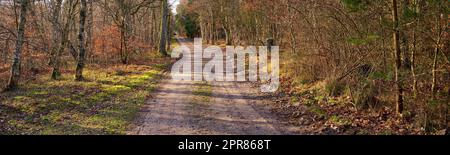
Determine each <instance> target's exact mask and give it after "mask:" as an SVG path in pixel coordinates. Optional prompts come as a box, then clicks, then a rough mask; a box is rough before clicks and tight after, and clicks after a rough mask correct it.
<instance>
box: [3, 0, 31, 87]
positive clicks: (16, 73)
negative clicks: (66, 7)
mask: <svg viewBox="0 0 450 155" xmlns="http://www.w3.org/2000/svg"><path fill="white" fill-rule="evenodd" d="M28 3H29V0H21V1H20V17H19V25H18V28H17V40H16V49H15V52H14V55H13V61H12V66H11V75H10V78H9V82H8V85H7V86H6V89H5V90H6V91H9V90H13V89H15V88H16V87H17V85H18V83H19V79H20V65H21V58H20V55H21V53H22V48H23V43H24V40H25V24H26V22H27V18H26V17H27V7H28Z"/></svg>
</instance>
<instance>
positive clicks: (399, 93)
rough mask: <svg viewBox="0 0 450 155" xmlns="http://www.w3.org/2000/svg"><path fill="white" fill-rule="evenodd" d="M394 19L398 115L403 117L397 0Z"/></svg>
mask: <svg viewBox="0 0 450 155" xmlns="http://www.w3.org/2000/svg"><path fill="white" fill-rule="evenodd" d="M392 18H393V22H394V33H393V46H394V47H393V49H394V54H395V83H396V89H397V90H396V91H397V108H396V109H397V114H399V115H400V116H402V113H403V108H404V107H403V86H402V80H401V75H400V74H401V67H402V60H401V50H400V30H399V20H398V9H397V0H392Z"/></svg>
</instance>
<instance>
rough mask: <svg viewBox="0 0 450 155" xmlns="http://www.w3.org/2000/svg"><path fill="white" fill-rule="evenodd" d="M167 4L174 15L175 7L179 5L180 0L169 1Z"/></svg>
mask: <svg viewBox="0 0 450 155" xmlns="http://www.w3.org/2000/svg"><path fill="white" fill-rule="evenodd" d="M169 3H170V4H171V5H172V12H173V13H174V14H176V13H177V6H178V4H180V0H169Z"/></svg>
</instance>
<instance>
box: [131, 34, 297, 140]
mask: <svg viewBox="0 0 450 155" xmlns="http://www.w3.org/2000/svg"><path fill="white" fill-rule="evenodd" d="M179 41H180V43H181V44H182V45H186V46H188V47H189V48H191V49H193V42H192V41H189V40H187V39H179ZM194 74H201V73H194ZM266 102H267V101H265V100H264V99H263V98H261V97H260V95H259V93H258V89H257V88H254V87H251V86H250V84H249V83H245V82H211V83H206V82H195V81H175V80H173V79H172V78H171V77H169V76H168V77H167V79H166V80H164V81H163V83H162V84H161V86H160V88H159V90H158V91H157V92H156V94H155V97H154V98H153V99H151V100H149V101H147V104H146V105H145V107H144V108H143V110H142V111H141V112H140V117H139V118H138V119H137V120H136V126H135V128H134V129H133V130H132V131H130V132H129V134H131V135H291V134H299V131H298V129H297V128H296V127H294V126H291V125H289V123H287V122H283V121H281V120H280V119H277V116H276V115H275V114H272V113H271V112H270V108H269V107H268V106H266V104H264V103H266Z"/></svg>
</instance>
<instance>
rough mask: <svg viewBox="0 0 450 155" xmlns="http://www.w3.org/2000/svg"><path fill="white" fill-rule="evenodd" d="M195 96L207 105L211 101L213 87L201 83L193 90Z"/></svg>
mask: <svg viewBox="0 0 450 155" xmlns="http://www.w3.org/2000/svg"><path fill="white" fill-rule="evenodd" d="M193 94H194V95H196V97H197V98H198V99H199V100H200V101H201V102H204V103H207V102H209V101H210V100H211V96H212V87H211V85H210V84H208V83H199V84H197V86H196V88H195V89H194V90H193Z"/></svg>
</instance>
